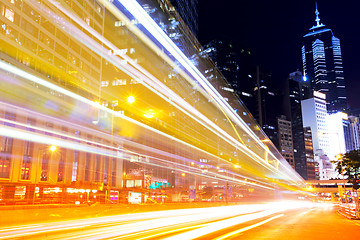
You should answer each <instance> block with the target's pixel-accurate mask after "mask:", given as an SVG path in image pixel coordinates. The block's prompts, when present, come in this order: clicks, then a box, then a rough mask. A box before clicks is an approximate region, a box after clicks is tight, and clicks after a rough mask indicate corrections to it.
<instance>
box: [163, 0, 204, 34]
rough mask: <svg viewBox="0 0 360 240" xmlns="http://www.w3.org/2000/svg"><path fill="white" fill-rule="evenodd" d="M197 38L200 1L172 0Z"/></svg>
mask: <svg viewBox="0 0 360 240" xmlns="http://www.w3.org/2000/svg"><path fill="white" fill-rule="evenodd" d="M170 2H171V3H172V5H173V6H174V7H175V9H176V11H177V12H179V14H180V16H181V18H182V19H183V20H184V22H185V23H186V24H187V26H188V27H189V28H190V30H191V32H192V33H193V34H194V36H195V37H197V36H198V33H199V27H198V17H199V16H198V4H199V3H198V0H170Z"/></svg>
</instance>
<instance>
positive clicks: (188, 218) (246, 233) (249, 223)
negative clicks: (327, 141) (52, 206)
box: [0, 202, 360, 240]
mask: <svg viewBox="0 0 360 240" xmlns="http://www.w3.org/2000/svg"><path fill="white" fill-rule="evenodd" d="M0 239H87V240H88V239H169V240H170V239H179V240H186V239H217V240H220V239H256V240H262V239H276V240H278V239H284V240H296V239H299V240H300V239H301V240H307V239H316V240H319V239H326V240H329V239H349V240H350V239H360V221H356V220H349V219H346V218H344V217H343V216H340V215H338V214H337V213H336V206H333V205H329V204H325V205H322V204H314V203H308V202H272V203H267V204H248V205H236V206H221V207H211V208H191V209H174V210H166V211H153V212H143V213H133V214H121V215H114V216H105V217H95V218H87V219H76V220H68V221H56V222H47V223H36V224H24V225H14V226H6V227H3V228H0Z"/></svg>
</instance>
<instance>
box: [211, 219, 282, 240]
mask: <svg viewBox="0 0 360 240" xmlns="http://www.w3.org/2000/svg"><path fill="white" fill-rule="evenodd" d="M282 216H284V214H279V215H276V216H274V217H271V218H268V219H266V220H264V221H261V222H258V223H255V224H253V225H250V226H247V227H244V228H241V229H239V230H236V231H234V232H231V233H228V234H225V235H222V236H221V237H218V238H215V240H223V239H227V238H229V237H231V236H234V235H236V234H239V233H241V232H245V231H247V230H250V229H253V228H256V227H259V226H261V225H263V224H265V223H268V222H270V221H272V220H274V219H276V218H279V217H282Z"/></svg>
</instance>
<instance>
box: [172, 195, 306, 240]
mask: <svg viewBox="0 0 360 240" xmlns="http://www.w3.org/2000/svg"><path fill="white" fill-rule="evenodd" d="M309 206H311V205H310V204H308V203H305V204H304V203H302V204H300V203H299V202H283V203H276V204H274V205H272V207H271V208H270V209H268V210H264V211H260V212H256V213H252V214H248V215H241V216H237V217H233V218H229V219H226V220H221V221H217V222H214V223H209V224H208V225H207V226H205V227H202V228H198V229H196V230H192V231H189V232H185V233H182V234H178V235H175V236H172V237H169V238H165V239H166V240H182V239H195V238H199V237H202V236H205V235H208V234H210V233H214V232H217V231H220V230H222V229H225V228H230V227H233V226H236V225H239V224H241V223H244V222H249V221H252V220H255V219H260V218H264V217H267V216H270V215H273V214H275V213H278V212H282V211H286V210H290V209H297V208H303V207H309Z"/></svg>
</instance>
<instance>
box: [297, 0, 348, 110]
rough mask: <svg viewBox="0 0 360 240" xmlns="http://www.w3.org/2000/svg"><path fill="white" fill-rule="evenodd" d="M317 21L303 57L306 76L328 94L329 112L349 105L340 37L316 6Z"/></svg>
mask: <svg viewBox="0 0 360 240" xmlns="http://www.w3.org/2000/svg"><path fill="white" fill-rule="evenodd" d="M315 14H316V19H315V22H316V25H315V26H313V27H311V28H310V29H309V30H310V32H309V33H307V34H306V35H305V36H304V45H303V47H302V60H303V71H304V76H306V78H307V79H308V80H309V81H310V82H311V87H312V89H313V90H315V91H319V92H322V93H325V94H326V96H327V99H326V101H327V105H328V106H327V109H328V112H337V111H344V110H345V109H346V107H347V102H346V92H345V79H344V72H343V63H342V55H341V47H340V39H338V38H337V37H335V36H334V34H333V32H332V30H331V29H329V28H327V27H326V26H325V25H324V24H322V23H320V18H319V11H318V9H317V6H316V11H315Z"/></svg>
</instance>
